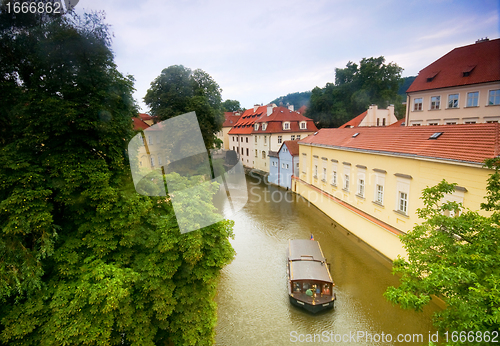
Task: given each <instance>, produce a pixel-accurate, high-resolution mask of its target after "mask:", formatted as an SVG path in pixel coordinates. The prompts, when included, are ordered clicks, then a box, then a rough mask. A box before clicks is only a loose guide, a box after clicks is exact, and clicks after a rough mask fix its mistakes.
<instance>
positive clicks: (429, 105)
mask: <svg viewBox="0 0 500 346" xmlns="http://www.w3.org/2000/svg"><path fill="white" fill-rule="evenodd" d="M406 93H407V112H406V121H405V123H406V125H407V126H419V125H444V124H471V123H485V122H498V121H500V39H494V40H488V39H483V40H478V41H477V42H476V43H474V44H471V45H467V46H463V47H458V48H455V49H453V50H452V51H451V52H449V53H448V54H446V55H444V56H442V57H441V58H439V59H438V60H436V61H434V62H433V63H432V64H430V65H429V66H427V67H425V68H424V69H422V70H421V71H420V72H419V74H418V76H417V78H415V80H414V81H413V83H412V84H411V86H410V87H409V88H408V90H407V91H406Z"/></svg>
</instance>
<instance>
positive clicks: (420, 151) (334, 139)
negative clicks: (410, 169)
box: [299, 123, 500, 164]
mask: <svg viewBox="0 0 500 346" xmlns="http://www.w3.org/2000/svg"><path fill="white" fill-rule="evenodd" d="M437 132H442V134H441V135H440V136H439V137H438V138H437V139H429V137H430V136H432V135H433V134H434V133H437ZM355 133H359V134H358V135H357V136H356V137H353V135H354V134H355ZM299 144H312V145H326V146H331V147H335V148H340V149H342V148H344V149H347V150H356V151H371V152H376V153H388V154H396V155H402V156H406V157H425V158H434V159H443V160H451V161H460V162H468V163H476V164H477V163H483V162H484V160H485V159H487V158H492V157H496V156H498V155H499V154H500V124H498V123H493V124H463V125H438V126H409V127H408V126H399V127H390V126H389V127H366V128H365V127H358V128H344V129H321V130H319V131H318V133H317V134H316V135H312V136H309V137H306V138H305V139H303V140H301V141H300V142H299Z"/></svg>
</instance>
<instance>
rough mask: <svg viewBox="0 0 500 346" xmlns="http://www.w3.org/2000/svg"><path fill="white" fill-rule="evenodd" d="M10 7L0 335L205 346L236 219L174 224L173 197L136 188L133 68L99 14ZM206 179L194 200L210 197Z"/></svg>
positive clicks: (0, 155)
mask: <svg viewBox="0 0 500 346" xmlns="http://www.w3.org/2000/svg"><path fill="white" fill-rule="evenodd" d="M3 6H5V4H4V5H3ZM4 10H5V8H3V9H2V11H1V12H0V62H1V63H0V72H1V73H0V92H1V93H2V97H1V98H0V124H1V126H0V128H1V130H0V131H2V132H1V136H0V182H1V183H0V302H1V304H0V344H2V345H61V344H64V345H83V344H85V345H108V344H109V345H118V344H124V345H138V346H139V345H159V344H167V342H168V341H170V342H173V343H174V344H176V345H181V344H182V345H209V344H211V343H212V342H213V338H214V328H213V327H214V325H215V321H216V306H215V303H214V301H213V297H214V295H215V293H216V282H217V277H218V273H219V270H220V268H222V267H223V266H224V265H225V264H227V263H228V262H229V261H230V260H231V259H232V258H233V256H234V251H233V249H232V247H231V245H230V243H229V241H228V237H230V236H231V235H232V223H231V222H230V221H222V222H219V223H217V224H214V225H211V226H209V227H206V228H204V229H203V230H198V231H194V232H190V233H188V234H183V235H181V234H180V232H179V229H178V225H177V221H176V219H175V216H174V212H173V210H172V205H171V204H170V202H169V200H168V199H165V198H160V197H146V196H142V195H139V194H138V193H136V191H135V189H134V186H133V183H132V179H131V177H130V168H129V166H128V161H127V160H128V155H127V153H126V152H125V150H126V148H127V144H128V141H129V139H130V138H132V136H133V135H134V134H135V133H134V132H133V130H132V122H131V118H132V117H133V116H137V108H136V106H135V103H134V100H133V99H132V96H131V95H132V92H133V79H132V77H131V76H123V75H122V74H121V73H120V72H119V71H118V70H117V68H116V66H115V64H114V61H113V59H114V58H113V54H112V52H111V49H110V42H111V41H110V33H109V27H108V25H106V24H105V23H104V21H103V16H102V15H101V14H99V13H91V14H86V15H85V16H84V17H78V16H77V15H74V14H68V15H65V16H54V17H50V16H40V15H30V14H23V15H17V16H16V15H14V14H9V13H7V12H6V11H4ZM194 79H195V80H196V83H198V84H199V85H200V87H199V90H198V94H200V93H203V90H209V89H210V88H211V87H212V85H211V84H210V83H208V85H207V84H206V83H205V76H204V75H203V73H198V74H197V75H196V77H194ZM207 92H208V91H207ZM206 102H210V100H208V99H207V101H206ZM215 102H217V101H216V100H215ZM173 179H178V180H179V184H185V185H187V186H189V185H190V184H191V185H192V184H193V181H188V180H187V179H188V178H181V177H174V178H173ZM192 179H196V177H193V178H192ZM214 189H216V186H211V187H210V189H208V190H206V189H202V188H201V187H200V188H199V190H197V191H196V195H195V196H193V199H198V200H199V203H201V204H207V205H210V203H211V196H212V194H213V193H214Z"/></svg>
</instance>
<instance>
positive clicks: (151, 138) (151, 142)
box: [148, 136, 153, 145]
mask: <svg viewBox="0 0 500 346" xmlns="http://www.w3.org/2000/svg"><path fill="white" fill-rule="evenodd" d="M148 141H149V144H150V145H151V144H153V136H148Z"/></svg>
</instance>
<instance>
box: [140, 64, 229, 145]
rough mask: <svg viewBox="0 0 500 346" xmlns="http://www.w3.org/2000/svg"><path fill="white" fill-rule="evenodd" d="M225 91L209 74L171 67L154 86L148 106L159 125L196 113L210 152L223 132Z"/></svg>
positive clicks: (160, 76)
mask: <svg viewBox="0 0 500 346" xmlns="http://www.w3.org/2000/svg"><path fill="white" fill-rule="evenodd" d="M221 91H222V90H221V89H220V87H219V85H218V84H217V83H216V82H215V80H214V79H213V78H212V77H211V76H210V75H209V74H208V73H206V72H205V71H203V70H200V69H197V70H194V71H191V70H190V69H189V68H186V67H184V66H182V65H173V66H170V67H167V68H166V69H164V70H163V71H161V74H160V75H159V76H158V77H156V78H155V80H154V81H153V82H151V87H150V88H149V89H148V91H147V92H146V96H145V97H144V102H145V103H146V104H147V105H148V106H149V107H150V109H151V114H152V115H154V116H156V117H157V119H158V120H159V121H163V120H166V119H170V118H172V117H176V116H178V115H181V114H184V113H188V112H192V111H194V112H196V116H197V118H198V122H199V124H200V128H201V132H202V134H203V140H204V141H205V145H206V147H207V148H212V147H213V146H214V139H215V134H216V133H217V132H219V131H220V130H221V129H222V124H223V122H224V114H223V111H222V99H221Z"/></svg>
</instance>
